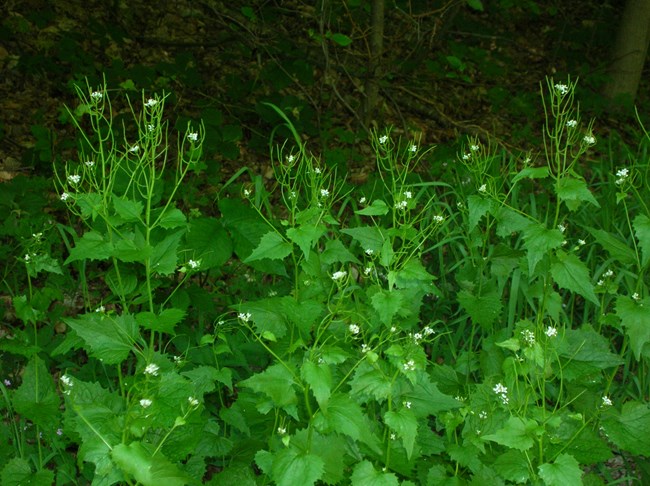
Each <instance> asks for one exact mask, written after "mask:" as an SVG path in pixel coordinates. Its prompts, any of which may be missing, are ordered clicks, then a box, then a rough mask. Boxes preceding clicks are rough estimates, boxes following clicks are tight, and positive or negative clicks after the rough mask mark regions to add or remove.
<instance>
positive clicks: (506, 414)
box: [0, 2, 650, 486]
mask: <svg viewBox="0 0 650 486" xmlns="http://www.w3.org/2000/svg"><path fill="white" fill-rule="evenodd" d="M469 4H470V5H471V6H472V7H473V8H479V7H481V3H480V2H471V3H469ZM242 14H243V15H244V16H245V17H246V18H247V19H249V21H251V22H256V21H257V20H256V18H257V17H256V14H255V12H254V11H253V10H242ZM341 36H343V34H340V35H339V34H329V36H326V39H327V40H328V41H332V42H333V43H335V44H338V45H340V46H343V45H344V44H342V42H347V41H346V40H345V36H343V37H341ZM322 41H323V39H320V40H319V42H322ZM574 90H575V84H574V83H571V81H569V82H568V84H567V85H564V84H561V83H554V82H553V81H551V80H549V81H548V83H547V86H546V89H545V91H544V93H545V94H544V107H545V110H546V123H545V126H544V129H545V131H546V138H545V144H546V145H545V147H544V149H545V150H544V153H545V157H546V158H545V160H544V161H543V165H542V166H534V165H532V164H533V162H531V161H530V160H524V161H523V162H522V161H519V160H516V159H515V160H508V159H507V158H506V157H505V156H504V155H503V154H500V153H499V152H498V150H497V149H495V148H494V147H489V146H485V145H484V144H482V143H480V142H479V141H478V140H469V141H468V145H467V148H466V150H465V149H464V150H463V152H461V154H459V164H458V167H457V170H456V171H455V173H454V174H455V177H457V183H456V182H453V181H452V182H448V183H438V182H432V181H428V180H427V174H426V171H418V170H416V169H415V167H416V165H417V164H418V163H419V162H420V161H421V159H422V158H423V157H425V156H427V155H428V151H427V150H425V149H423V148H422V147H420V146H418V144H417V143H416V142H413V141H402V140H400V139H397V138H395V136H394V134H393V133H392V132H391V131H390V130H386V131H385V132H373V133H372V136H371V142H370V143H371V148H372V150H373V151H374V154H375V157H376V162H377V171H376V172H377V174H376V178H375V179H374V180H373V181H372V182H371V183H370V184H368V186H366V187H363V188H361V189H360V190H359V189H357V188H354V187H353V186H350V185H348V184H346V183H345V181H343V180H341V179H340V178H339V177H338V176H337V174H336V171H335V170H334V169H333V168H332V167H329V166H327V164H323V163H321V161H320V159H319V158H318V157H316V156H315V155H313V154H311V153H310V152H308V150H307V148H306V146H305V145H304V143H303V141H302V139H301V137H300V136H299V134H298V133H299V132H298V130H297V128H296V126H294V125H293V124H292V123H291V122H290V118H289V115H288V114H287V113H286V112H285V111H283V110H281V109H280V108H279V107H278V106H276V105H269V104H266V105H264V107H265V109H269V110H270V113H271V114H274V116H276V120H277V117H279V118H280V119H281V120H282V122H283V124H284V125H285V126H284V127H282V128H279V129H278V130H279V131H278V133H280V132H281V131H283V132H282V133H288V134H291V135H292V136H293V142H292V143H294V144H295V145H294V146H293V148H290V145H291V144H290V143H289V142H287V144H285V145H283V146H281V147H279V148H276V149H274V151H273V152H272V158H273V160H272V162H273V169H274V179H275V181H274V182H275V187H274V190H273V192H267V191H266V189H265V188H264V186H263V184H262V183H261V182H260V183H259V184H253V185H246V184H243V185H242V186H241V187H239V186H238V184H239V181H238V180H237V177H235V178H233V180H232V181H230V182H229V184H228V186H231V187H229V188H224V189H223V193H222V195H221V196H220V199H219V201H218V204H217V208H218V210H219V211H218V214H215V213H214V212H211V213H208V211H207V209H206V210H205V211H204V209H205V208H201V209H200V210H198V209H196V208H193V209H192V210H188V209H187V206H186V205H185V204H183V203H182V202H181V200H182V194H181V193H182V192H183V189H184V184H185V182H184V181H186V180H187V179H188V178H190V177H191V175H192V174H193V173H194V172H195V171H196V170H199V167H200V166H201V164H202V161H203V158H204V157H205V151H204V149H203V143H204V137H205V136H206V133H207V132H208V131H209V129H208V128H204V127H205V126H206V125H203V124H200V125H196V128H194V125H191V124H190V125H187V127H186V128H185V131H184V132H182V133H181V134H180V135H179V136H178V146H177V147H175V149H176V153H177V157H176V158H175V159H171V158H170V159H168V158H167V156H166V154H167V153H168V151H169V150H170V147H171V146H172V144H171V143H170V142H169V141H168V138H167V136H168V135H167V134H168V127H167V125H166V122H165V120H166V118H165V116H164V111H163V110H164V104H165V99H166V98H165V97H164V96H162V97H156V96H153V97H150V98H148V97H144V96H143V97H142V100H130V101H128V104H129V107H130V109H131V110H132V111H133V115H134V116H133V123H132V124H131V125H127V124H125V126H124V130H125V140H126V141H127V143H126V145H124V144H122V142H121V141H119V142H118V141H117V139H116V128H115V127H114V124H113V123H114V121H113V118H112V117H113V112H114V110H113V109H112V105H111V103H112V101H111V100H110V98H109V96H108V91H107V89H106V87H105V86H102V87H101V88H99V89H97V90H94V89H91V88H90V87H89V86H86V87H85V88H79V90H78V95H79V98H80V105H81V109H71V110H70V113H69V115H70V117H71V119H72V120H73V121H74V123H75V125H76V127H77V128H78V129H79V131H80V144H79V147H80V153H79V157H78V162H73V161H70V162H68V163H67V164H65V165H58V166H57V167H56V168H55V171H54V179H55V185H56V188H57V191H58V193H59V196H60V199H61V201H60V204H61V205H62V206H63V207H64V208H65V209H66V210H67V211H68V213H69V214H70V215H71V216H72V219H71V220H68V221H67V223H66V225H63V223H61V224H60V225H59V226H57V228H58V229H59V233H58V234H55V236H56V237H57V238H58V237H61V238H62V239H63V240H64V242H65V243H66V244H67V249H66V252H67V255H66V253H64V252H63V251H62V250H60V251H59V252H58V253H53V254H51V255H50V253H49V250H50V248H54V244H53V243H52V239H53V237H51V236H49V235H45V234H44V233H33V232H32V231H31V230H29V231H28V230H26V227H25V228H20V227H17V229H16V233H15V234H16V235H22V236H23V237H24V250H25V251H23V248H22V247H21V248H20V251H19V252H16V253H17V255H18V256H17V261H18V264H20V265H24V268H25V272H24V273H25V276H26V277H25V282H26V283H27V285H26V287H27V288H26V289H24V290H25V291H24V292H20V293H18V292H17V293H16V296H15V297H14V298H13V299H12V301H11V305H12V311H13V315H14V316H15V320H16V323H17V325H16V328H15V329H14V334H15V336H14V342H9V341H8V340H7V341H6V342H3V343H0V344H1V346H2V350H3V352H5V353H7V354H11V355H15V356H18V357H19V358H20V359H21V360H22V361H20V364H19V365H17V366H16V367H15V369H13V370H12V373H13V374H12V375H11V378H12V380H14V381H15V384H14V383H12V380H10V379H9V378H7V380H6V381H5V382H4V384H2V385H1V390H2V395H3V398H4V402H3V403H4V405H3V412H4V413H5V416H6V417H7V420H5V422H4V425H3V426H2V427H0V430H2V433H3V435H2V437H3V438H6V439H7V440H6V441H5V442H6V443H7V444H9V446H7V448H6V449H1V448H0V453H2V454H3V458H4V459H5V463H4V466H3V468H2V471H1V472H0V475H1V478H2V482H3V484H24V483H26V482H30V483H34V484H41V483H42V484H51V483H53V482H57V483H59V484H63V483H65V482H66V481H70V478H74V480H76V481H78V482H94V483H96V484H115V483H129V484H132V483H135V482H137V483H141V484H144V485H148V484H179V485H180V484H203V483H207V484H234V483H237V484H261V483H265V484H278V485H293V484H332V485H334V484H352V485H364V486H365V485H398V484H403V485H414V484H465V483H468V484H492V483H494V484H508V483H521V484H523V483H530V484H545V485H560V484H561V485H565V484H568V485H573V484H576V485H578V484H583V481H584V482H586V481H587V480H586V479H585V478H584V477H583V474H584V471H585V470H586V469H590V470H592V471H598V467H603V465H604V464H605V462H606V461H607V460H608V459H609V458H611V457H612V452H613V451H616V452H618V453H624V454H626V455H628V456H630V457H631V458H632V459H635V458H641V457H642V456H647V455H650V450H648V446H647V441H646V440H645V435H644V433H645V431H647V430H648V429H649V428H650V411H649V409H648V404H647V401H644V400H645V398H646V397H647V393H648V390H649V389H650V388H649V386H650V383H649V382H648V376H649V375H648V359H650V357H649V355H648V349H649V348H648V344H649V343H650V334H649V332H648V329H650V324H649V323H648V317H647V314H648V313H647V310H646V309H647V307H649V306H650V298H649V297H648V296H647V269H648V253H649V252H648V248H649V246H650V245H649V243H648V233H649V231H648V221H650V220H649V219H648V217H649V215H648V212H647V207H646V206H645V203H644V201H645V199H644V197H643V196H645V195H647V194H646V193H647V188H646V189H644V188H639V186H638V185H636V184H634V183H633V182H634V180H635V177H638V176H637V175H636V174H638V171H639V170H640V169H639V168H637V167H635V168H633V170H634V172H633V173H632V175H631V174H630V172H629V171H628V172H625V171H623V172H621V171H619V172H618V173H617V180H614V181H612V180H604V181H602V183H601V185H600V188H599V191H598V192H596V191H594V192H592V190H591V187H592V184H587V182H586V180H585V179H584V178H583V177H582V176H581V175H580V174H579V172H580V158H581V157H582V156H583V155H584V154H585V153H586V152H587V151H588V150H589V148H590V146H591V145H593V140H592V138H591V137H593V134H592V125H591V124H588V125H587V126H586V127H584V126H581V125H580V124H579V122H578V116H577V110H576V109H574V107H573V92H574ZM212 116H214V117H215V118H218V116H217V114H215V113H212ZM572 120H575V124H574V123H568V122H569V121H572ZM217 121H219V120H217ZM213 122H215V123H216V121H214V120H213ZM206 123H207V122H206ZM216 124H218V123H216ZM87 127H90V128H88V131H84V130H83V129H84V128H87ZM136 147H137V148H136ZM172 160H173V161H174V162H173V164H172ZM522 163H523V168H522V167H521V165H522ZM241 174H243V172H242V173H241ZM241 174H240V175H241ZM468 175H469V183H467V184H462V183H461V182H460V181H461V178H462V179H465V178H467V177H468ZM610 179H611V178H610ZM17 184H18V186H17V187H20V184H22V182H20V181H19V182H17ZM608 185H609V186H612V187H610V188H609V189H608V187H609V186H608ZM228 191H231V192H228ZM357 192H358V193H359V194H357ZM20 193H21V192H20V190H18V189H15V192H13V193H12V194H13V195H12V196H11V197H5V199H4V200H1V199H0V202H1V203H2V204H12V203H11V201H12V198H14V197H15V196H16V195H18V194H20ZM36 206H38V204H36V203H34V208H35V207H36ZM595 208H598V213H596V212H595V211H594V209H595ZM32 209H33V208H32ZM34 211H35V212H37V211H36V210H34ZM605 212H611V213H612V214H611V215H610V217H608V221H610V222H615V223H616V224H618V226H617V227H615V228H612V227H611V224H610V225H605V224H600V222H599V220H598V217H599V215H600V214H604V213H605ZM208 214H210V215H208ZM612 224H613V223H612ZM5 234H7V235H8V234H9V232H7V233H5ZM30 235H31V236H30ZM588 238H589V239H590V241H589V242H587V241H584V240H586V239H588ZM592 242H593V243H595V244H592ZM23 255H25V256H23ZM61 261H63V263H62V264H61V263H60V262H61ZM65 285H68V286H70V285H72V286H73V287H74V288H79V289H81V291H80V295H81V299H82V301H83V302H82V304H80V305H79V306H77V307H75V308H73V307H67V308H66V310H65V312H64V311H63V310H61V309H59V308H57V306H56V301H57V299H58V298H59V297H60V295H59V293H57V291H59V292H60V289H58V286H65ZM3 363H5V362H4V361H3ZM628 377H634V380H629V382H630V383H632V382H633V383H634V386H630V385H629V384H628V382H626V381H625V380H626V378H628ZM57 382H58V387H57V386H55V383H57ZM55 470H56V473H54V472H53V471H55ZM214 471H219V472H218V473H216V474H215V473H214ZM211 475H212V476H211ZM590 480H591V479H590Z"/></svg>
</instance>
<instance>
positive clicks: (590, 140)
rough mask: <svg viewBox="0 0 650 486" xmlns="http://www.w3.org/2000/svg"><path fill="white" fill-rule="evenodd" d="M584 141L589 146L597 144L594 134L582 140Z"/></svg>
mask: <svg viewBox="0 0 650 486" xmlns="http://www.w3.org/2000/svg"><path fill="white" fill-rule="evenodd" d="M582 141H583V142H584V143H586V144H587V145H593V144H595V143H596V137H594V136H593V135H592V134H588V135H585V136H584V137H583V138H582Z"/></svg>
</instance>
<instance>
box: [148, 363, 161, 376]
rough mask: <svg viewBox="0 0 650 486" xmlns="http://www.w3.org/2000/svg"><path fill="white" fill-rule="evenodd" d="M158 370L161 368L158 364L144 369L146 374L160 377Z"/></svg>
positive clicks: (150, 364)
mask: <svg viewBox="0 0 650 486" xmlns="http://www.w3.org/2000/svg"><path fill="white" fill-rule="evenodd" d="M158 370H160V367H159V366H158V365H157V364H154V363H149V364H148V365H147V366H146V367H145V369H144V374H145V375H151V376H158Z"/></svg>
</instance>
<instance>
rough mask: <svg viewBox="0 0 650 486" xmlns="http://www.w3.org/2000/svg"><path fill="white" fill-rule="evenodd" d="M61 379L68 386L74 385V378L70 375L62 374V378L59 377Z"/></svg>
mask: <svg viewBox="0 0 650 486" xmlns="http://www.w3.org/2000/svg"><path fill="white" fill-rule="evenodd" d="M59 380H61V383H63V384H64V385H65V386H67V387H71V386H73V385H74V383H73V382H72V378H70V377H69V376H68V375H61V378H59Z"/></svg>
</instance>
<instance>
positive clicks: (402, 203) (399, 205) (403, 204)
mask: <svg viewBox="0 0 650 486" xmlns="http://www.w3.org/2000/svg"><path fill="white" fill-rule="evenodd" d="M407 206H408V202H406V201H399V202H397V203H395V209H400V210H404V209H406V207H407Z"/></svg>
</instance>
